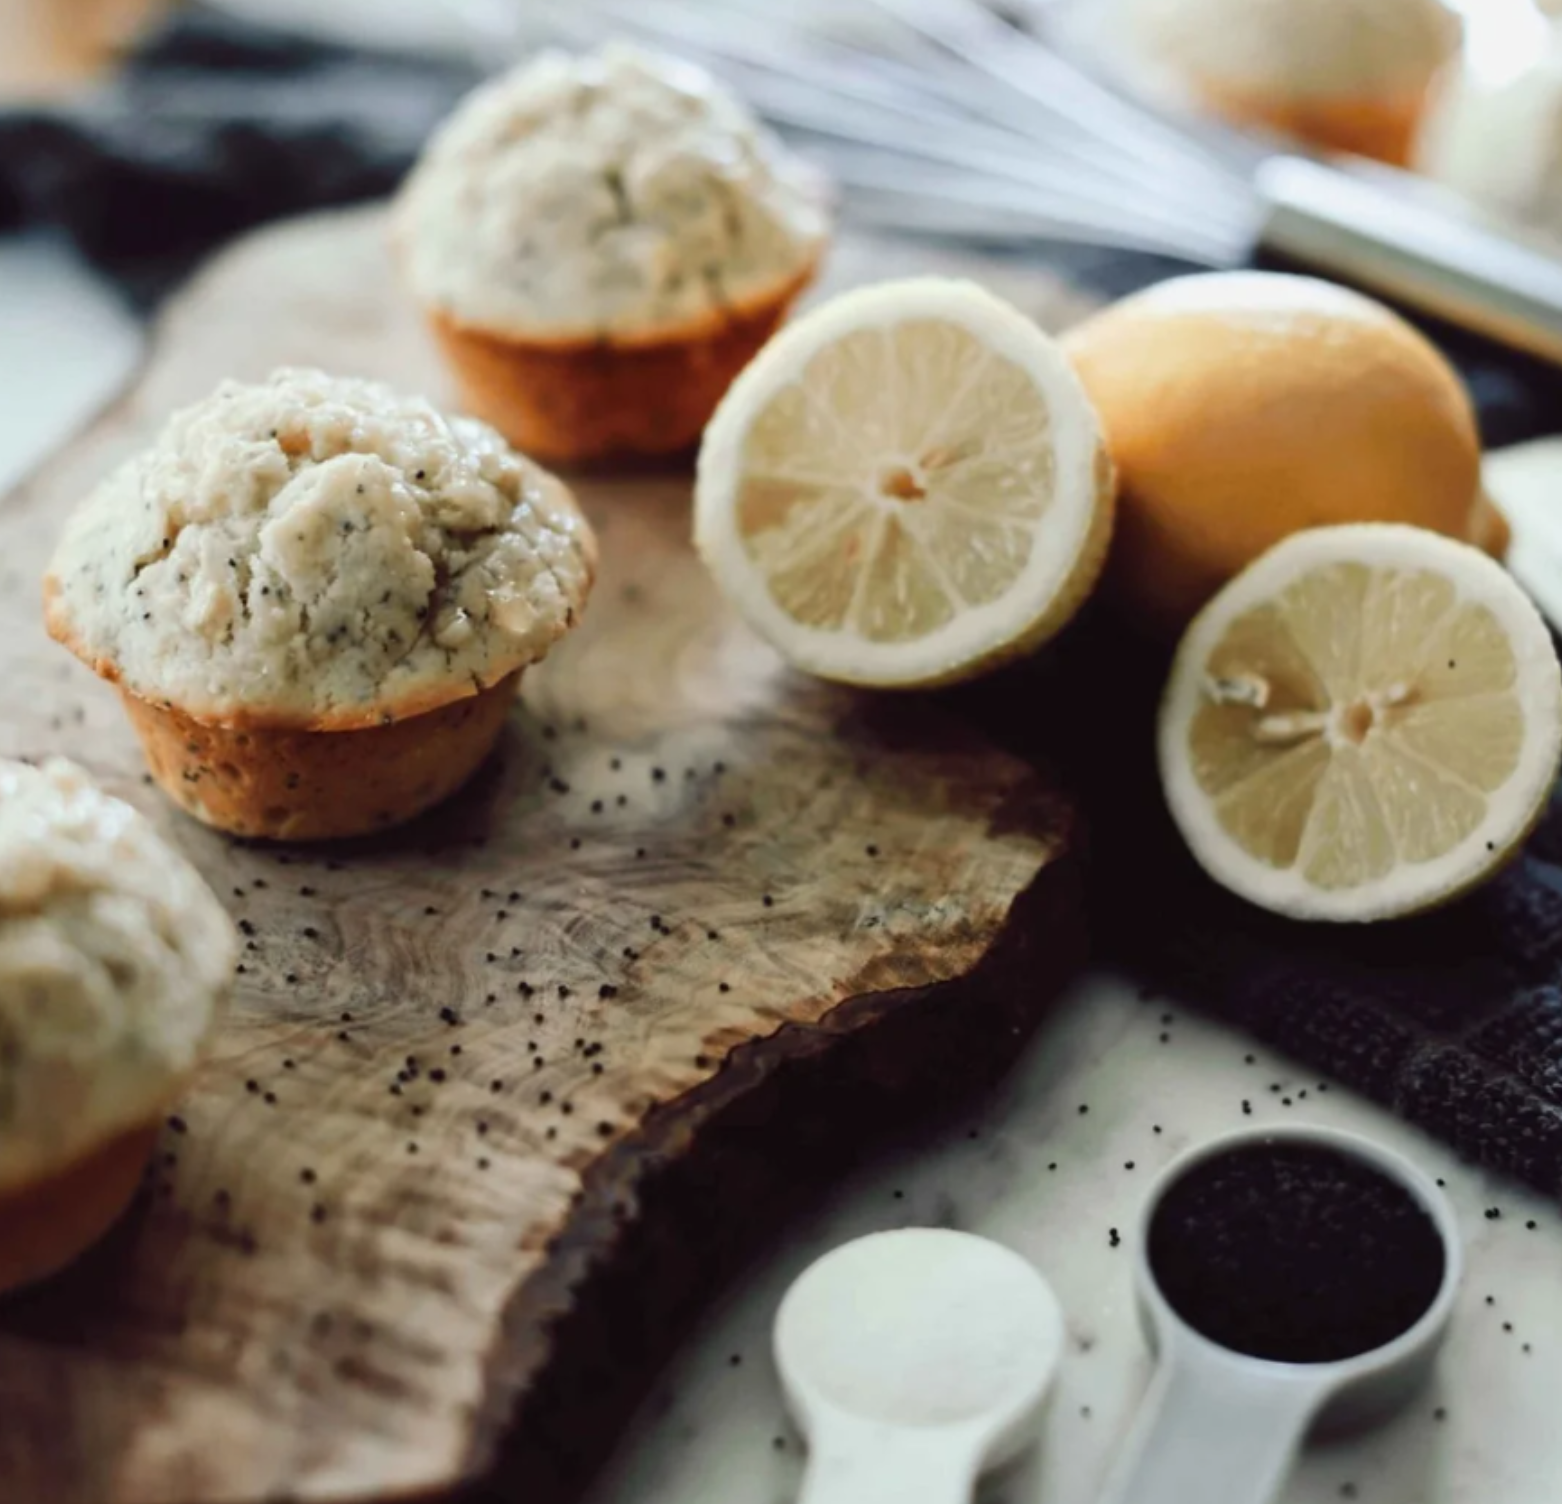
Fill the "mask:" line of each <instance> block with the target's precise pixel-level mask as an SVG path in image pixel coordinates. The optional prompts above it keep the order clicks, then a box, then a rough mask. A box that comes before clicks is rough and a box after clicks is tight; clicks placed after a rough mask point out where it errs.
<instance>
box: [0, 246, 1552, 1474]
mask: <svg viewBox="0 0 1562 1504" xmlns="http://www.w3.org/2000/svg"><path fill="white" fill-rule="evenodd" d="M139 347H140V336H139V332H138V331H137V329H136V327H135V325H134V324H133V322H132V321H130V320H129V319H128V318H127V317H126V316H125V315H124V314H123V313H122V312H120V311H119V310H118V309H117V308H116V306H115V305H114V303H113V302H112V300H111V299H109V298H107V297H106V296H105V295H104V294H103V292H102V291H101V289H99V288H97V287H96V286H95V284H93V283H92V282H91V280H90V279H88V278H86V277H85V276H84V275H83V274H82V273H81V272H80V270H79V268H76V267H74V266H73V264H72V263H71V262H70V261H69V259H68V258H66V257H64V256H63V255H61V253H60V252H59V251H58V249H57V248H55V247H53V246H52V245H50V244H48V243H45V242H39V241H16V240H9V241H8V240H4V239H0V490H3V489H5V487H7V486H8V485H9V484H11V483H12V482H14V481H15V480H16V479H18V478H20V476H21V475H22V474H24V473H25V471H26V470H27V469H28V468H30V466H31V465H32V464H33V463H35V462H36V461H37V459H39V458H40V457H41V456H42V454H43V453H45V452H46V451H47V450H48V449H49V448H50V447H51V446H52V445H53V444H55V443H57V442H58V441H59V440H60V439H61V438H62V437H63V436H64V435H65V434H66V433H68V432H69V431H70V429H71V428H72V427H74V426H75V425H77V424H79V423H80V422H82V421H83V420H84V419H85V418H86V417H87V416H88V415H89V414H90V412H91V411H92V410H93V409H94V408H95V407H97V406H98V405H100V404H101V403H102V402H104V401H105V400H107V399H108V398H109V396H110V395H111V394H112V392H113V391H114V390H115V388H116V387H117V385H118V383H119V382H120V380H121V379H122V378H123V376H124V375H125V373H126V372H127V370H128V369H129V367H130V366H131V364H133V362H134V360H135V358H136V354H137V351H138V349H139ZM1526 478H1527V481H1528V483H1530V484H1531V485H1532V484H1533V478H1534V471H1533V467H1530V469H1529V470H1527V471H1526ZM1516 520H1517V521H1519V522H1520V524H1521V526H1520V535H1521V543H1522V542H1524V528H1523V525H1522V524H1523V519H1522V518H1516ZM1537 557H1538V556H1537ZM1244 1101H1246V1102H1247V1103H1249V1104H1250V1107H1251V1115H1250V1116H1249V1115H1246V1114H1244V1110H1243V1102H1244ZM1086 1109H1088V1111H1087V1110H1086ZM1298 1120H1300V1121H1308V1122H1316V1123H1326V1124H1335V1125H1340V1126H1344V1127H1350V1128H1354V1129H1356V1130H1358V1131H1361V1132H1365V1133H1368V1134H1371V1135H1373V1136H1375V1137H1378V1138H1380V1139H1382V1140H1384V1141H1385V1142H1387V1143H1389V1144H1392V1145H1395V1146H1397V1147H1399V1148H1400V1149H1402V1150H1404V1151H1405V1152H1407V1153H1409V1154H1410V1155H1411V1156H1412V1157H1413V1158H1414V1159H1415V1160H1417V1161H1418V1162H1419V1163H1420V1164H1421V1165H1422V1166H1423V1167H1424V1168H1426V1169H1427V1170H1428V1171H1429V1172H1430V1173H1431V1174H1433V1175H1436V1176H1440V1177H1442V1178H1443V1179H1444V1180H1445V1181H1446V1183H1447V1189H1448V1194H1449V1196H1450V1197H1451V1199H1452V1202H1453V1205H1454V1207H1455V1210H1456V1211H1457V1213H1458V1215H1459V1218H1460V1221H1461V1223H1462V1225H1463V1228H1464V1232H1465V1237H1466V1239H1467V1252H1468V1257H1469V1275H1468V1280H1467V1283H1466V1287H1465V1290H1464V1294H1463V1297H1462V1299H1461V1302H1460V1307H1459V1310H1458V1313H1457V1316H1456V1318H1455V1322H1454V1327H1453V1332H1452V1336H1451V1339H1450V1342H1449V1346H1448V1349H1447V1351H1446V1352H1445V1354H1444V1357H1443V1360H1442V1364H1441V1368H1440V1371H1439V1374H1438V1377H1437V1379H1436V1381H1435V1384H1434V1386H1433V1387H1432V1389H1430V1390H1429V1391H1428V1392H1427V1393H1426V1394H1425V1395H1424V1396H1422V1397H1421V1398H1420V1399H1419V1400H1418V1401H1417V1402H1416V1403H1415V1404H1414V1406H1413V1407H1412V1408H1411V1409H1410V1410H1408V1411H1407V1412H1406V1413H1405V1414H1404V1415H1402V1416H1401V1417H1400V1418H1399V1419H1397V1420H1396V1421H1394V1422H1393V1423H1391V1424H1390V1425H1388V1426H1387V1427H1385V1428H1383V1429H1382V1430H1379V1431H1377V1432H1375V1433H1373V1434H1371V1435H1369V1436H1366V1437H1362V1438H1359V1439H1356V1440H1354V1441H1351V1442H1349V1443H1341V1444H1334V1445H1331V1446H1329V1447H1327V1448H1316V1449H1313V1450H1310V1451H1309V1452H1308V1453H1307V1455H1306V1456H1305V1458H1304V1459H1303V1462H1302V1465H1301V1467H1300V1468H1299V1470H1298V1472H1297V1474H1296V1476H1295V1477H1294V1479H1293V1480H1292V1482H1291V1484H1290V1486H1289V1488H1288V1489H1287V1491H1286V1493H1285V1498H1286V1500H1287V1501H1290V1504H1323V1501H1325V1500H1338V1499H1341V1498H1357V1499H1360V1500H1362V1501H1371V1504H1553V1501H1555V1500H1556V1499H1558V1498H1559V1497H1562V1426H1556V1422H1555V1420H1554V1418H1553V1417H1552V1414H1551V1408H1552V1396H1554V1395H1556V1394H1558V1393H1562V1278H1559V1277H1558V1268H1559V1265H1562V1218H1559V1216H1558V1213H1557V1210H1556V1208H1555V1207H1553V1206H1552V1205H1550V1204H1547V1203H1542V1202H1541V1201H1540V1200H1539V1199H1538V1198H1535V1197H1531V1196H1528V1195H1526V1194H1524V1193H1522V1192H1520V1191H1519V1190H1517V1189H1516V1188H1515V1187H1513V1186H1512V1185H1509V1184H1507V1183H1499V1182H1494V1181H1493V1180H1492V1179H1491V1178H1489V1177H1487V1176H1485V1175H1483V1174H1481V1173H1479V1172H1476V1171H1474V1170H1472V1169H1470V1168H1469V1167H1467V1166H1464V1165H1462V1164H1460V1163H1459V1162H1457V1161H1456V1160H1455V1159H1454V1158H1453V1156H1452V1155H1451V1154H1450V1153H1448V1152H1447V1151H1446V1150H1445V1149H1443V1148H1442V1147H1441V1145H1439V1144H1436V1143H1434V1142H1433V1141H1431V1140H1429V1139H1427V1138H1426V1137H1425V1136H1423V1135H1422V1134H1420V1133H1418V1132H1416V1131H1415V1130H1413V1129H1410V1128H1408V1127H1406V1126H1405V1125H1404V1124H1402V1123H1399V1122H1397V1121H1396V1120H1395V1119H1393V1118H1392V1117H1390V1116H1389V1115H1388V1114H1386V1113H1384V1112H1382V1111H1380V1110H1378V1109H1376V1108H1374V1107H1371V1106H1369V1105H1367V1104H1366V1103H1363V1102H1361V1101H1359V1100H1357V1099H1355V1098H1353V1097H1351V1096H1350V1095H1349V1094H1347V1093H1345V1092H1342V1091H1339V1090H1327V1089H1325V1088H1323V1087H1321V1086H1320V1083H1319V1082H1318V1081H1317V1080H1316V1079H1314V1078H1311V1077H1307V1076H1299V1075H1297V1074H1296V1072H1295V1071H1294V1070H1292V1069H1291V1068H1289V1067H1288V1066H1287V1065H1285V1064H1284V1063H1283V1062H1280V1061H1277V1060H1276V1059H1275V1058H1274V1057H1272V1056H1271V1055H1269V1054H1268V1053H1266V1052H1264V1051H1261V1050H1258V1049H1256V1048H1255V1047H1253V1046H1252V1045H1251V1044H1249V1043H1248V1042H1247V1041H1245V1040H1244V1039H1243V1038H1241V1037H1240V1036H1238V1035H1236V1034H1234V1033H1233V1032H1231V1031H1229V1030H1226V1029H1224V1028H1221V1027H1219V1026H1217V1025H1215V1024H1212V1023H1210V1022H1208V1021H1204V1020H1200V1019H1198V1018H1195V1017H1188V1016H1186V1015H1184V1014H1183V1013H1181V1012H1180V1011H1173V1010H1168V1009H1167V1008H1166V1007H1165V1006H1164V1005H1163V1004H1161V1003H1159V1002H1157V1001H1155V1000H1153V999H1151V1000H1141V999H1139V998H1138V997H1136V996H1135V995H1134V993H1133V992H1132V990H1131V989H1129V988H1128V987H1127V986H1125V985H1123V984H1121V983H1120V982H1117V981H1115V980H1114V979H1112V978H1111V977H1108V976H1104V975H1099V974H1098V975H1091V976H1088V977H1086V978H1085V979H1084V980H1083V981H1081V982H1080V983H1079V984H1078V985H1077V986H1076V987H1075V988H1074V989H1073V990H1072V991H1071V992H1070V993H1069V994H1068V995H1067V997H1065V998H1064V999H1062V1000H1061V1001H1060V1002H1059V1003H1058V1005H1057V1006H1056V1007H1055V1009H1054V1010H1053V1012H1052V1014H1051V1016H1050V1018H1049V1019H1048V1021H1047V1022H1046V1023H1045V1024H1044V1025H1043V1026H1042V1027H1041V1029H1040V1030H1039V1031H1038V1032H1037V1033H1036V1035H1035V1036H1034V1038H1033V1039H1032V1040H1031V1041H1030V1042H1029V1044H1028V1045H1027V1046H1026V1048H1025V1049H1024V1051H1023V1052H1022V1054H1021V1056H1020V1058H1019V1059H1018V1060H1017V1062H1016V1064H1015V1068H1014V1071H1013V1074H1012V1075H1011V1076H1010V1078H1009V1079H1008V1081H1007V1082H1006V1084H1005V1085H1004V1086H1003V1087H1002V1088H1001V1089H999V1090H998V1091H997V1092H995V1093H994V1094H992V1095H991V1096H990V1097H989V1098H988V1099H987V1100H985V1101H983V1102H981V1103H980V1104H978V1105H976V1106H975V1107H974V1108H973V1109H972V1110H971V1111H970V1112H969V1114H968V1115H967V1116H965V1117H963V1118H961V1119H960V1120H958V1121H954V1122H948V1123H945V1124H943V1125H941V1126H939V1127H937V1128H936V1129H932V1130H930V1131H928V1132H927V1133H926V1134H924V1135H923V1136H921V1137H920V1138H918V1139H917V1140H915V1141H913V1142H908V1143H905V1144H903V1145H901V1146H900V1147H899V1148H897V1149H896V1150H894V1151H893V1152H890V1153H887V1154H885V1155H883V1156H881V1157H880V1158H879V1159H877V1160H876V1161H875V1162H874V1163H873V1164H872V1165H871V1166H870V1167H868V1168H866V1169H864V1170H863V1171H862V1172H860V1173H858V1174H855V1175H853V1176H852V1177H851V1178H850V1179H849V1180H848V1181H846V1182H845V1183H844V1184H843V1185H841V1186H840V1187H839V1188H838V1189H837V1190H836V1192H835V1193H834V1194H833V1195H832V1196H830V1197H829V1199H828V1200H827V1201H826V1202H825V1203H824V1204H823V1205H822V1206H821V1207H820V1208H819V1210H818V1211H817V1213H816V1214H815V1215H813V1216H811V1217H810V1218H808V1219H807V1220H806V1221H802V1222H800V1223H799V1224H798V1225H797V1226H795V1227H794V1228H793V1229H792V1231H791V1233H790V1234H789V1236H788V1237H787V1239H786V1240H785V1242H784V1243H783V1244H781V1245H780V1246H778V1247H776V1248H774V1249H772V1250H771V1251H770V1252H769V1254H768V1255H767V1256H766V1257H765V1258H763V1259H762V1260H760V1261H759V1262H758V1263H757V1265H756V1266H755V1267H754V1268H753V1269H752V1271H751V1272H750V1273H749V1275H748V1276H747V1277H746V1278H745V1279H743V1280H742V1281H741V1282H740V1283H739V1285H738V1286H737V1287H736V1288H735V1289H733V1290H731V1291H730V1292H729V1293H728V1294H727V1295H726V1296H725V1298H723V1300H722V1301H721V1302H720V1304H719V1306H718V1308H717V1309H716V1310H715V1311H714V1312H713V1313H712V1314H711V1315H710V1317H709V1319H708V1320H707V1321H706V1322H705V1323H704V1324H703V1326H702V1327H701V1329H700V1330H699V1331H698V1332H697V1333H696V1334H695V1335H694V1336H693V1337H692V1338H691V1340H690V1341H689V1342H688V1343H687V1345H686V1347H685V1350H684V1351H683V1353H682V1354H681V1355H680V1356H679V1357H678V1359H677V1360H676V1361H675V1362H674V1363H673V1364H672V1365H671V1366H670V1367H669V1368H668V1370H667V1372H666V1373H665V1374H664V1376H663V1377H662V1379H661V1381H660V1383H659V1384H658V1385H657V1386H656V1389H655V1392H654V1393H653V1395H652V1396H651V1398H650V1399H649V1401H648V1402H647V1403H646V1405H645V1406H644V1407H643V1410H642V1412H641V1415H640V1417H639V1419H638V1422H637V1424H636V1425H635V1427H634V1429H633V1431H632V1432H631V1434H630V1435H628V1436H627V1437H626V1438H625V1439H624V1441H623V1444H622V1445H621V1446H620V1447H619V1448H618V1450H617V1452H616V1454H615V1455H614V1457H613V1458H612V1459H611V1461H610V1463H609V1465H608V1467H607V1470H606V1472H605V1474H604V1476H603V1477H602V1479H601V1481H600V1483H599V1485H598V1486H597V1488H596V1489H595V1490H594V1491H593V1494H592V1496H591V1499H590V1504H707V1501H708V1504H781V1501H783V1500H786V1499H789V1498H792V1497H794V1496H795V1494H796V1490H797V1485H798V1480H799V1477H800V1469H801V1454H800V1450H799V1446H798V1443H797V1441H796V1439H795V1437H794V1436H793V1435H792V1434H791V1432H790V1431H789V1429H788V1428H787V1426H786V1423H785V1421H784V1418H783V1415H782V1409H781V1403H780V1396H779V1392H778V1389H777V1385H776V1381H775V1378H774V1375H773V1373H772V1370H771V1367H770V1357H769V1325H770V1321H771V1318H772V1316H773V1314H774V1311H775V1308H776V1305H777V1303H778V1302H779V1300H780V1297H781V1295H782V1293H783V1291H784V1289H785V1287H786V1285H787V1284H788V1282H789V1281H790V1280H791V1279H792V1277H793V1276H795V1275H796V1274H797V1273H799V1272H800V1271H801V1270H802V1269H803V1268H804V1267H805V1266H806V1265H807V1264H808V1263H809V1262H810V1261H811V1260H812V1259H813V1258H815V1257H816V1256H818V1255H819V1254H820V1253H822V1252H824V1251H825V1250H826V1249H828V1248H830V1247H832V1246H833V1245H834V1244H836V1243H839V1242H841V1241H843V1240H845V1239H847V1238H851V1237H855V1236H857V1235H859V1234H861V1233H865V1232H869V1231H873V1230H877V1229H881V1228H889V1227H901V1226H907V1225H940V1226H953V1227H959V1228H963V1229H966V1230H969V1231H974V1232H980V1233H983V1234H985V1235H987V1236H989V1237H993V1238H997V1239H999V1240H1000V1241H1002V1242H1004V1243H1007V1244H1009V1245H1010V1246H1012V1247H1014V1248H1016V1249H1018V1250H1019V1251H1020V1252H1022V1253H1024V1254H1025V1255H1026V1256H1027V1257H1029V1258H1031V1259H1033V1260H1034V1261H1035V1262H1036V1264H1037V1265H1038V1266H1039V1267H1040V1268H1041V1269H1042V1270H1043V1271H1044V1272H1045V1273H1046V1275H1047V1276H1048V1277H1049V1278H1050V1279H1051V1280H1052V1282H1053V1283H1054V1285H1055V1287H1056V1289H1057V1291H1058V1294H1059V1296H1060V1298H1061V1300H1062V1302H1063V1304H1064V1307H1065V1309H1066V1310H1067V1312H1068V1315H1069V1328H1070V1342H1069V1347H1068V1353H1067V1356H1066V1358H1065V1360H1064V1363H1063V1367H1062V1370H1061V1375H1060V1381H1059V1385H1058V1390H1057V1393H1056V1395H1055V1397H1054V1401H1053V1404H1052V1406H1051V1409H1050V1412H1049V1417H1048V1421H1047V1426H1046V1431H1045V1434H1044V1436H1043V1439H1042V1441H1041V1444H1040V1445H1039V1446H1038V1447H1037V1449H1036V1450H1035V1452H1034V1453H1033V1454H1031V1455H1030V1456H1029V1457H1028V1458H1027V1459H1026V1460H1025V1461H1024V1462H1022V1463H1021V1464H1020V1465H1019V1466H1018V1467H1016V1468H1015V1469H1013V1470H1011V1471H1010V1472H1009V1473H1008V1474H1007V1475H1005V1476H1002V1477H1000V1478H997V1479H995V1480H993V1481H992V1482H991V1484H990V1485H988V1487H987V1488H986V1489H985V1490H984V1493H983V1500H984V1504H1087V1501H1089V1500H1092V1499H1093V1498H1094V1495H1095V1492H1096V1489H1097V1486H1098V1484H1099V1481H1100V1478H1101V1475H1102V1472H1103V1469H1104V1466H1105V1464H1106V1461H1107V1459H1108V1457H1109V1456H1110V1454H1111V1451H1112V1448H1113V1446H1114V1445H1115V1443H1116V1441H1117V1439H1118V1438H1119V1437H1120V1436H1121V1435H1122V1433H1123V1430H1124V1427H1125V1425H1126V1423H1127V1421H1128V1418H1129V1415H1130V1413H1131V1411H1132V1408H1133V1406H1134V1403H1135V1401H1136V1399H1137V1397H1138V1395H1139V1393H1140V1391H1141V1389H1142V1388H1143V1385H1144V1383H1145V1379H1146V1376H1147V1373H1148V1363H1149V1360H1148V1357H1147V1355H1146V1352H1145V1349H1144V1345H1143V1343H1142V1341H1141V1339H1140V1337H1139V1333H1138V1330H1137V1327H1136V1324H1135V1319H1134V1314H1133V1307H1132V1300H1131V1293H1130V1288H1129V1274H1128V1271H1129V1261H1128V1254H1127V1246H1126V1233H1127V1230H1128V1228H1129V1227H1130V1226H1131V1224H1132V1222H1133V1219H1134V1216H1135V1214H1136V1211H1137V1209H1138V1206H1139V1202H1140V1198H1141V1196H1142V1194H1143V1192H1144V1190H1145V1188H1146V1187H1147V1185H1148V1183H1149V1181H1150V1178H1151V1177H1152V1176H1153V1175H1154V1174H1155V1172H1156V1171H1157V1170H1158V1169H1159V1168H1160V1167H1161V1166H1162V1165H1164V1164H1165V1163H1166V1162H1167V1160H1168V1159H1170V1158H1171V1157H1172V1156H1173V1155H1175V1154H1176V1153H1177V1152H1178V1151H1179V1150H1181V1149H1182V1148H1184V1147H1185V1146H1187V1145H1189V1144H1191V1143H1194V1142H1197V1141H1199V1140H1200V1139H1202V1138H1204V1137H1207V1136H1209V1135H1211V1134H1214V1133H1217V1132H1219V1131H1222V1130H1224V1129H1227V1128H1231V1127H1235V1126H1239V1125H1241V1124H1244V1123H1249V1122H1256V1123H1263V1122H1278V1121H1298ZM1494 1211H1500V1215H1497V1216H1493V1215H1492V1213H1493V1212H1494ZM1113 1228H1116V1229H1118V1230H1119V1231H1120V1232H1121V1233H1122V1234H1124V1235H1125V1242H1124V1245H1123V1246H1121V1247H1117V1248H1114V1247H1112V1246H1111V1244H1112V1240H1111V1230H1112V1229H1113ZM1554 1426H1555V1427H1556V1428H1555V1429H1553V1427H1554ZM1190 1504H1194V1501H1190Z"/></svg>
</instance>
